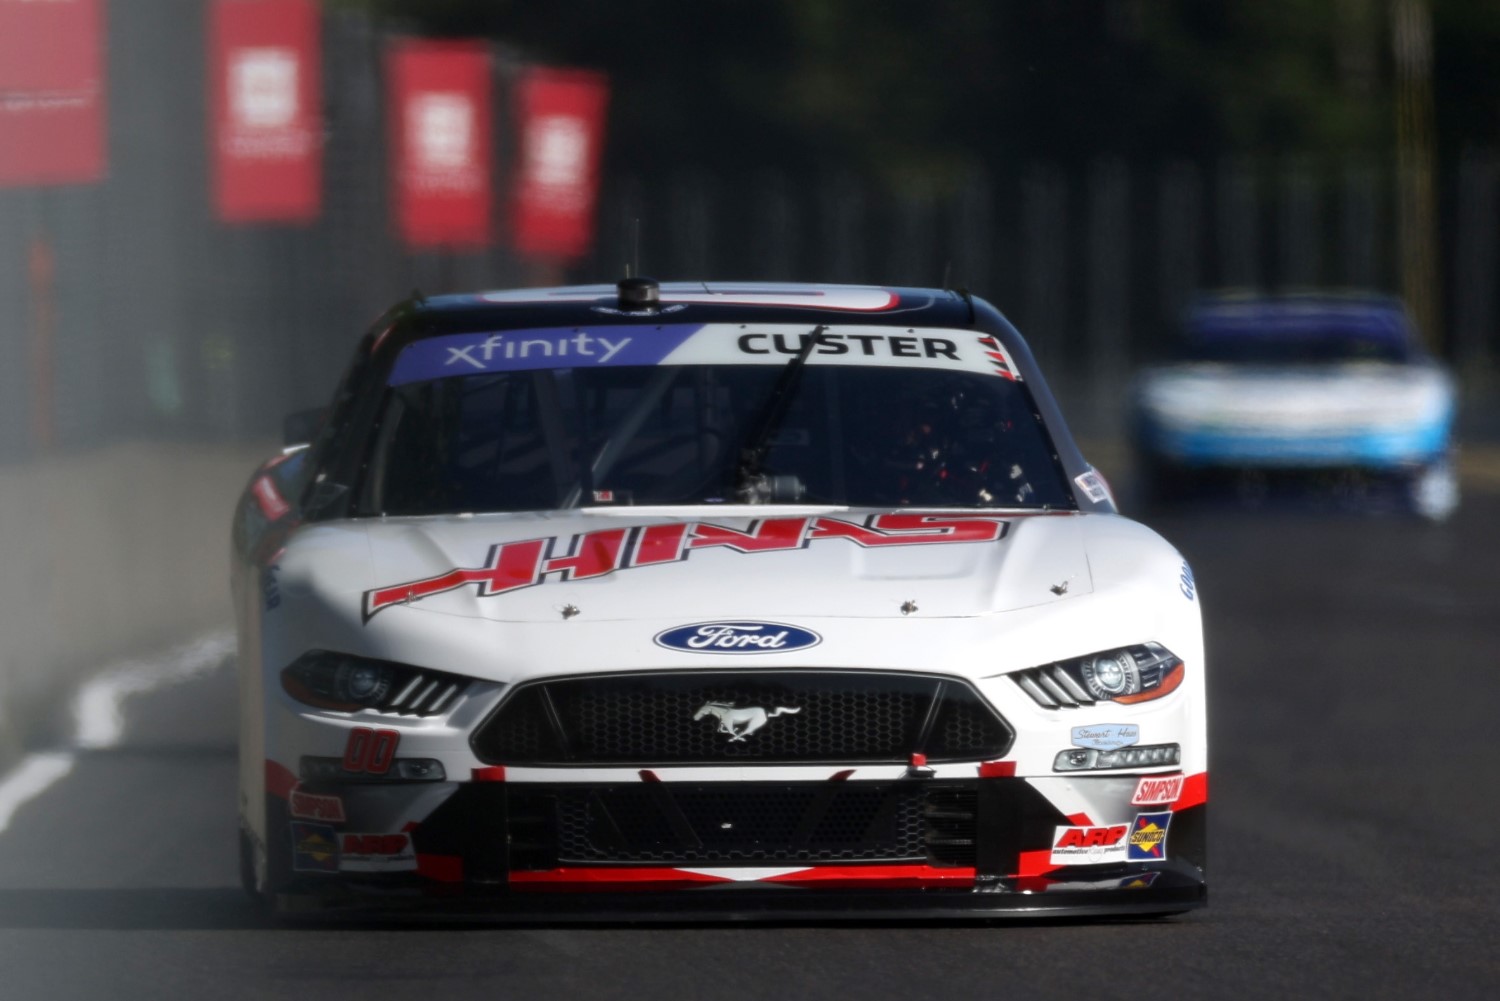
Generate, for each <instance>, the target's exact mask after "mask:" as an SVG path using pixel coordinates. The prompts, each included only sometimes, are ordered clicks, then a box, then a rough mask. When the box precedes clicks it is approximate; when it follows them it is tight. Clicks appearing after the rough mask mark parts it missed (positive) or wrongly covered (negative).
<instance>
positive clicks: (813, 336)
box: [734, 324, 828, 504]
mask: <svg viewBox="0 0 1500 1001" xmlns="http://www.w3.org/2000/svg"><path fill="white" fill-rule="evenodd" d="M827 329H828V328H827V327H826V326H824V325H823V324H819V325H818V326H816V327H814V328H813V329H812V333H810V334H807V335H806V336H805V339H804V340H803V342H802V348H801V350H799V351H798V352H797V354H796V355H795V356H794V357H793V358H792V360H791V361H789V362H787V363H786V367H785V368H783V369H782V370H781V373H780V374H779V375H777V376H776V382H775V384H774V385H772V386H771V392H770V394H769V395H768V396H767V397H766V403H765V406H763V407H762V408H761V411H760V413H759V414H758V415H756V419H755V421H754V422H753V423H752V424H751V425H750V429H751V430H750V434H748V435H747V436H746V437H745V440H744V442H743V443H742V444H741V446H740V464H739V466H738V468H737V469H736V471H735V479H734V492H735V496H736V497H737V498H738V499H739V501H740V503H742V504H764V503H766V502H767V501H772V500H786V501H796V500H800V499H801V497H802V494H803V492H804V489H805V488H804V487H803V486H802V484H801V482H800V481H798V479H797V478H796V477H795V476H767V475H766V469H765V466H766V457H767V456H769V455H770V454H771V444H772V442H774V441H775V439H776V433H777V432H778V431H780V430H781V422H782V421H784V420H786V415H787V412H788V411H789V410H791V408H792V401H793V400H794V399H796V398H797V387H798V385H800V384H801V382H802V370H803V369H804V368H806V367H807V359H808V358H809V357H810V356H811V355H812V353H813V348H815V347H817V346H818V342H819V338H821V337H822V335H823V331H825V330H827Z"/></svg>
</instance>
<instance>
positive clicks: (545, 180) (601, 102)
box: [512, 69, 609, 260]
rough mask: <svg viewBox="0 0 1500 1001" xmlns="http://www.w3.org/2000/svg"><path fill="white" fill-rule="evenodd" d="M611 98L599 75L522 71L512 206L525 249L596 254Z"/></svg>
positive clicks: (519, 244) (555, 254)
mask: <svg viewBox="0 0 1500 1001" xmlns="http://www.w3.org/2000/svg"><path fill="white" fill-rule="evenodd" d="M608 103H609V84H608V82H607V81H606V80H605V78H604V77H603V76H602V75H601V74H598V73H589V72H584V71H579V70H556V69H534V70H530V71H529V72H527V73H526V75H525V76H524V77H522V79H521V82H520V86H519V88H518V90H517V94H516V105H517V109H516V110H517V121H518V129H519V132H520V154H521V162H520V167H519V170H518V174H517V177H516V186H515V194H514V199H515V200H514V205H513V211H512V226H513V227H514V230H515V245H516V249H517V250H518V251H520V252H521V253H523V254H528V255H531V256H533V257H543V258H548V259H553V260H565V259H569V258H576V257H579V256H581V255H583V254H584V253H587V252H588V249H589V247H590V246H591V245H592V243H593V240H594V203H595V201H596V200H597V197H598V192H599V159H600V153H601V152H602V150H603V147H604V111H605V108H606V106H607V105H608Z"/></svg>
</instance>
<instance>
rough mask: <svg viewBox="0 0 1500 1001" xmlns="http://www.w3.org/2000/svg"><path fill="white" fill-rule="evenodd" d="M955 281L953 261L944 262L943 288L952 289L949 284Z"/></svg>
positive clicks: (950, 259)
mask: <svg viewBox="0 0 1500 1001" xmlns="http://www.w3.org/2000/svg"><path fill="white" fill-rule="evenodd" d="M952 280H953V259H952V258H949V259H948V260H946V261H944V262H943V286H942V287H943V288H952V287H953V286H952V285H951V284H949V283H950V282H952Z"/></svg>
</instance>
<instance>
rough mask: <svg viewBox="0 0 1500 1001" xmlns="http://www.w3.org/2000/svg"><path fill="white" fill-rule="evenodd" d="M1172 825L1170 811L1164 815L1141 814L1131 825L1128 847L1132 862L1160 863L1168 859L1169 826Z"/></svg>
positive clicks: (1128, 858) (1129, 858)
mask: <svg viewBox="0 0 1500 1001" xmlns="http://www.w3.org/2000/svg"><path fill="white" fill-rule="evenodd" d="M1170 823H1172V814H1171V812H1170V811H1167V812H1163V813H1139V814H1136V818H1135V821H1134V822H1133V823H1132V824H1131V825H1130V838H1129V839H1128V842H1127V846H1128V849H1129V854H1128V855H1127V856H1126V859H1127V860H1128V861H1130V862H1160V861H1162V860H1163V859H1165V858H1166V857H1167V825H1169V824H1170Z"/></svg>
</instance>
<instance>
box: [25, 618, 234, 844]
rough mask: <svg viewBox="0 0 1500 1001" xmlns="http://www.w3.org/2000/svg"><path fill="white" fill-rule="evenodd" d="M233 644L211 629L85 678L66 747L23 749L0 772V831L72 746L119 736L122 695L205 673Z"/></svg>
mask: <svg viewBox="0 0 1500 1001" xmlns="http://www.w3.org/2000/svg"><path fill="white" fill-rule="evenodd" d="M233 650H234V634H233V633H232V632H230V631H229V630H227V629H224V630H215V631H214V632H211V633H205V634H203V635H202V636H198V637H197V638H195V639H192V640H190V641H188V642H186V643H183V644H181V645H179V646H175V647H172V648H170V649H168V650H164V651H162V652H161V653H160V654H158V655H156V656H154V657H145V658H140V659H135V660H124V661H119V662H118V663H115V664H112V665H110V666H109V667H106V668H105V669H104V670H103V671H101V672H100V673H99V674H98V675H97V676H96V677H94V678H93V679H91V680H90V681H88V682H87V683H86V684H85V685H84V686H83V687H82V688H81V689H79V691H78V694H77V696H75V697H74V700H73V718H74V734H73V740H72V742H71V744H70V745H69V747H68V748H67V749H64V750H54V751H38V752H35V753H33V754H29V755H27V756H26V757H25V758H24V759H23V760H22V761H21V763H20V764H19V765H17V766H16V767H15V768H14V769H12V770H11V772H10V773H9V774H8V775H5V776H3V777H0V832H3V831H4V830H5V829H6V828H7V827H9V826H10V821H11V818H12V817H13V816H15V813H16V811H17V810H19V809H20V808H21V807H22V806H24V805H25V804H26V803H27V802H29V801H31V800H33V799H35V798H36V797H38V796H40V795H41V794H42V793H44V792H46V791H47V790H48V789H49V788H51V787H52V786H53V785H54V784H56V783H57V782H60V781H61V780H62V779H63V778H64V777H65V776H66V775H67V774H68V773H69V772H71V771H72V770H73V765H74V763H75V761H76V760H77V757H78V755H77V751H79V750H89V751H95V750H102V749H105V748H110V747H114V746H115V745H116V744H118V743H119V742H120V738H121V737H122V736H124V733H125V717H124V714H123V712H122V709H123V707H124V703H125V700H126V699H128V698H130V697H131V696H133V695H141V694H144V693H146V692H150V691H154V690H155V689H158V688H164V687H166V686H168V685H173V684H177V683H179V682H183V681H188V680H190V679H192V678H196V677H199V676H201V675H204V674H207V673H208V672H210V671H212V670H213V669H214V668H215V667H217V666H218V665H219V663H220V662H222V661H223V659H224V658H225V657H227V656H229V654H230V653H231V652H232V651H233Z"/></svg>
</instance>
